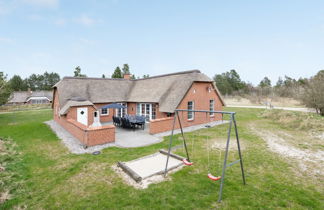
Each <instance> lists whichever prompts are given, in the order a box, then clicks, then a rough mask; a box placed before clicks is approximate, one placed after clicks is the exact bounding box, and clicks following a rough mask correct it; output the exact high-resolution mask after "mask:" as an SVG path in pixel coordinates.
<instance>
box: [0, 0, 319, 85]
mask: <svg viewBox="0 0 324 210" xmlns="http://www.w3.org/2000/svg"><path fill="white" fill-rule="evenodd" d="M124 63H128V64H129V65H130V70H131V73H133V74H135V75H136V76H142V75H144V74H149V75H152V76H153V75H159V74H165V73H172V72H178V71H184V70H192V69H199V70H201V71H202V72H203V73H205V74H206V75H208V76H210V77H213V76H214V75H215V74H220V73H223V72H226V71H229V70H231V69H236V70H237V72H238V73H239V74H240V76H241V78H242V80H244V81H249V82H252V83H253V84H258V83H259V82H260V80H261V79H262V78H264V76H268V77H269V78H270V79H271V80H272V83H275V82H276V81H277V79H278V77H279V76H284V75H288V76H291V77H293V78H299V77H310V76H312V75H314V74H316V73H317V72H318V71H319V70H321V69H324V1H323V0H319V1H315V0H278V1H277V0H271V1H266V0H244V1H243V0H240V1H239V0H232V1H218V0H213V1H204V0H201V1H197V0H195V1H194V0H163V1H162V0H161V1H157V0H156V1H154V0H150V1H149V0H147V1H144V0H78V1H76V0H75V1H74V0H65V1H63V0H0V71H3V72H5V73H6V74H8V77H9V78H10V77H12V76H13V75H15V74H18V75H20V76H22V77H23V78H25V77H27V76H29V75H30V74H32V73H36V74H41V73H44V72H45V71H48V72H57V73H59V74H60V76H61V77H63V76H72V75H73V71H74V68H75V67H76V66H80V67H81V69H82V73H83V74H86V75H87V76H89V77H101V75H102V74H105V75H108V76H109V75H110V76H111V74H112V73H113V71H114V69H115V68H116V66H122V65H123V64H124Z"/></svg>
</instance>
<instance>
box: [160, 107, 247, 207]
mask: <svg viewBox="0 0 324 210" xmlns="http://www.w3.org/2000/svg"><path fill="white" fill-rule="evenodd" d="M179 112H194V113H196V112H203V113H206V114H207V113H215V114H222V120H223V116H224V114H226V115H230V120H229V126H228V131H227V141H226V151H225V157H224V164H223V168H222V176H221V183H220V187H219V195H218V202H221V200H222V194H223V187H224V181H225V172H226V169H227V168H228V167H230V166H232V165H234V164H236V163H240V166H241V173H242V179H243V184H244V185H245V184H246V181H245V175H244V168H243V159H242V153H241V147H240V140H239V134H238V131H237V125H236V119H235V114H236V113H235V112H225V111H207V110H190V109H176V110H175V113H174V119H173V125H172V131H171V136H170V143H169V149H168V155H167V161H166V164H165V171H164V177H166V175H167V173H168V170H167V169H168V163H169V158H170V154H171V148H172V141H173V135H174V129H175V124H176V119H177V118H178V122H179V127H180V131H181V136H182V139H183V145H184V148H185V151H186V156H187V160H188V161H189V162H191V161H190V157H189V153H188V149H187V143H186V139H185V137H184V133H183V128H182V125H181V120H180V117H179ZM232 124H234V130H235V136H236V142H237V150H238V154H239V159H238V160H235V161H233V162H231V163H228V164H227V158H228V150H229V143H230V140H231V131H232Z"/></svg>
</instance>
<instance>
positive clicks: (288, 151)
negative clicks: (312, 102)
mask: <svg viewBox="0 0 324 210" xmlns="http://www.w3.org/2000/svg"><path fill="white" fill-rule="evenodd" d="M250 129H251V130H252V131H253V132H254V133H255V134H257V135H258V136H260V137H261V138H262V139H263V140H264V141H265V142H266V143H267V146H268V148H269V149H270V150H271V151H272V152H275V153H278V154H280V155H281V156H284V157H287V158H290V159H292V160H295V161H297V162H298V166H299V168H300V169H301V170H302V171H303V172H306V173H310V174H313V175H320V176H323V175H324V151H316V152H314V151H311V150H307V149H304V150H302V149H299V148H296V147H294V146H292V145H290V144H288V143H287V141H286V140H285V139H284V138H283V137H281V136H279V134H278V133H279V132H278V133H275V132H273V131H269V130H265V129H261V128H257V127H256V126H255V125H251V126H250ZM280 132H281V131H280Z"/></svg>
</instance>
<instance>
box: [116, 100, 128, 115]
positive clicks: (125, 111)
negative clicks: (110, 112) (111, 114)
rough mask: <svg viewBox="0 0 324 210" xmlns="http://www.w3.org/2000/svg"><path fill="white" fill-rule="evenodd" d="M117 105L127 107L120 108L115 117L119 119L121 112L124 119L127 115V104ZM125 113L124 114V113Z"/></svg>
mask: <svg viewBox="0 0 324 210" xmlns="http://www.w3.org/2000/svg"><path fill="white" fill-rule="evenodd" d="M117 104H120V105H123V106H125V107H126V108H119V109H115V116H116V117H119V116H118V113H119V111H120V117H124V116H125V115H127V103H126V102H125V103H117ZM123 112H124V113H123Z"/></svg>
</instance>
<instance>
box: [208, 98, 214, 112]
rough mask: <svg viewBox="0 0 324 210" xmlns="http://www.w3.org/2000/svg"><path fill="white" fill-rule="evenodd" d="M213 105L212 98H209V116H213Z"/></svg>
mask: <svg viewBox="0 0 324 210" xmlns="http://www.w3.org/2000/svg"><path fill="white" fill-rule="evenodd" d="M214 107H215V101H214V99H211V100H209V111H211V112H209V115H210V116H214V114H215V113H213V111H215V110H214Z"/></svg>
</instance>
